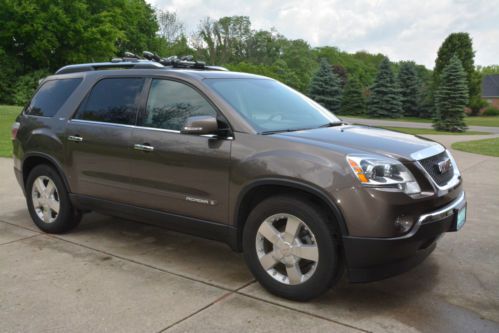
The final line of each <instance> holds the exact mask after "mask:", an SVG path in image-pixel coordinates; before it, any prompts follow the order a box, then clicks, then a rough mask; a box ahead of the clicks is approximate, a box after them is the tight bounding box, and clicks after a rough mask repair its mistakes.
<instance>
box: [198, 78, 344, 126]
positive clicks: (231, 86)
mask: <svg viewBox="0 0 499 333" xmlns="http://www.w3.org/2000/svg"><path fill="white" fill-rule="evenodd" d="M205 82H206V83H207V84H208V85H209V86H210V87H211V88H212V89H214V90H215V91H216V92H217V93H218V94H219V95H220V96H221V97H222V98H223V99H224V100H225V101H226V102H227V103H229V104H230V105H231V106H232V107H233V108H234V109H235V110H236V111H237V112H238V113H239V114H241V115H242V116H243V117H244V118H246V120H247V121H248V122H249V123H250V124H251V125H252V126H253V127H254V128H255V129H256V130H257V131H258V132H260V133H265V132H279V131H293V130H300V129H310V128H317V127H321V126H328V125H329V124H331V123H333V124H334V123H338V122H340V120H339V119H338V118H336V117H335V116H334V115H333V114H332V113H331V112H329V111H328V110H327V109H325V108H324V107H322V106H321V105H319V104H318V103H316V102H314V101H312V100H311V99H310V98H308V97H306V96H304V95H302V94H300V93H299V92H297V91H295V90H293V89H291V88H289V87H288V86H286V85H284V84H282V83H279V82H277V81H274V80H270V79H253V78H251V79H206V80H205Z"/></svg>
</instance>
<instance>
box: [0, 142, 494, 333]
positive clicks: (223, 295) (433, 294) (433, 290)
mask: <svg viewBox="0 0 499 333" xmlns="http://www.w3.org/2000/svg"><path fill="white" fill-rule="evenodd" d="M437 139H440V140H443V141H444V143H445V144H447V145H450V143H451V140H453V139H447V138H442V137H438V138H437ZM454 156H455V157H456V159H457V160H458V164H459V165H460V167H461V171H462V173H463V175H464V179H465V188H466V191H467V197H468V202H469V206H468V207H469V211H468V221H467V223H466V225H465V226H464V228H463V229H462V230H461V231H460V232H458V233H449V234H446V235H445V236H444V237H443V238H442V239H441V240H440V242H439V245H438V246H437V249H436V250H435V252H434V253H433V254H432V255H431V256H430V257H429V258H428V259H427V260H426V261H425V262H423V263H422V264H421V265H420V266H418V267H416V268H415V269H413V270H412V271H410V272H408V273H405V274H403V275H401V276H398V277H394V278H390V279H387V280H383V281H379V282H374V283H369V284H349V283H347V282H346V281H345V280H343V281H341V282H340V284H339V286H338V287H337V288H335V289H334V290H331V291H330V292H329V293H328V294H326V295H324V296H322V297H320V298H319V299H317V300H314V301H311V302H308V303H297V302H290V301H286V300H283V299H279V298H277V297H274V296H272V295H269V294H268V293H267V292H266V291H264V290H263V289H262V288H261V287H260V286H259V285H258V284H257V283H255V282H254V281H253V279H252V277H251V275H250V274H249V272H248V270H247V269H246V267H245V265H244V262H243V258H242V257H241V255H240V254H236V253H233V252H231V250H230V249H229V248H228V247H227V246H225V245H224V244H219V243H216V242H212V241H207V240H203V239H200V238H196V237H191V236H187V235H182V234H178V233H175V232H170V231H166V230H162V229H160V228H158V227H154V226H148V225H145V224H141V223H136V222H130V221H126V220H122V219H117V218H111V217H106V216H103V215H99V214H94V213H92V214H88V215H86V216H85V218H84V219H83V221H82V224H81V225H80V227H79V228H78V229H77V230H75V231H74V232H72V233H70V234H67V235H63V236H53V235H45V234H42V233H40V232H39V231H38V229H36V227H35V226H34V225H33V223H32V222H31V220H30V218H29V215H28V213H27V210H26V207H25V201H24V197H23V195H22V192H21V191H20V189H19V186H18V185H17V183H16V181H15V178H14V175H13V172H12V162H11V161H10V160H9V159H0V196H1V198H2V200H1V201H0V331H1V332H26V331H30V332H39V331H51V332H58V331H59V332H88V331H92V332H104V331H113V332H160V331H168V332H170V331H172V332H219V331H228V332H245V331H252V332H281V331H282V332H298V331H307V332H308V331H311V332H319V331H321V332H332V331H334V332H365V331H369V332H370V331H372V332H400V331H403V332H418V331H421V332H499V256H498V255H499V195H498V193H497V192H498V190H499V172H498V171H497V170H499V158H493V157H485V156H479V155H474V154H469V153H463V152H454Z"/></svg>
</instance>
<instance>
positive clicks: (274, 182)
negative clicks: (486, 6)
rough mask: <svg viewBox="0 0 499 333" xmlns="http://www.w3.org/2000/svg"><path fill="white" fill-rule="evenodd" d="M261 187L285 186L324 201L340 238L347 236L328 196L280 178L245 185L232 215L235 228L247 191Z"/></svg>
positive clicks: (258, 180)
mask: <svg viewBox="0 0 499 333" xmlns="http://www.w3.org/2000/svg"><path fill="white" fill-rule="evenodd" d="M263 185H279V186H287V187H292V188H295V189H297V190H302V191H304V192H307V193H309V194H311V195H313V196H316V197H318V198H319V199H321V200H322V201H324V202H325V203H326V204H327V205H328V207H329V208H330V209H331V211H332V212H333V214H334V217H335V218H336V220H337V221H338V226H339V228H340V232H341V235H342V236H348V228H347V225H346V222H345V219H344V218H343V214H342V212H341V210H340V208H339V207H338V206H337V205H336V203H335V202H334V199H333V198H331V196H330V195H328V194H326V193H325V192H324V191H323V190H322V189H320V188H317V187H316V186H313V185H310V184H307V183H303V182H299V181H295V180H291V179H281V178H262V179H257V180H254V181H252V182H250V183H249V184H247V185H246V186H245V187H244V188H243V189H242V190H241V191H240V192H239V195H238V196H237V201H236V205H235V209H234V215H233V221H235V223H236V224H237V228H238V229H239V227H240V226H239V223H240V222H239V221H238V216H239V210H240V207H241V203H242V201H243V199H244V197H245V196H246V194H248V192H249V191H251V190H252V189H254V188H256V187H258V186H263Z"/></svg>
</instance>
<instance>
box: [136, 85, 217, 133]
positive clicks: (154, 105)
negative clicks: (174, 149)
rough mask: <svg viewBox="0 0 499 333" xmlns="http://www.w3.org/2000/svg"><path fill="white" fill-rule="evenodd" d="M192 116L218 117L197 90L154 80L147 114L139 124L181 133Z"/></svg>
mask: <svg viewBox="0 0 499 333" xmlns="http://www.w3.org/2000/svg"><path fill="white" fill-rule="evenodd" d="M191 116H213V117H216V116H217V112H216V111H215V109H214V108H213V107H212V106H211V105H210V103H208V101H207V100H206V99H205V98H204V97H203V96H201V95H200V94H199V93H198V92H197V91H196V90H194V89H193V88H191V87H189V86H188V85H186V84H183V83H179V82H176V81H169V80H153V81H152V83H151V90H150V91H149V98H148V100H147V107H146V113H145V115H144V116H143V117H141V120H140V121H139V124H140V125H142V126H146V127H156V128H163V129H169V130H176V131H179V130H180V129H181V128H182V126H183V125H184V122H185V120H186V119H187V118H188V117H191Z"/></svg>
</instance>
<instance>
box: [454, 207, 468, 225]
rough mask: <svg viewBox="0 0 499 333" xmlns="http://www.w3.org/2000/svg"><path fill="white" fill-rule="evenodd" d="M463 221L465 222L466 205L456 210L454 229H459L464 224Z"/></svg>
mask: <svg viewBox="0 0 499 333" xmlns="http://www.w3.org/2000/svg"><path fill="white" fill-rule="evenodd" d="M464 222H466V206H464V207H462V208H461V209H459V210H458V211H457V221H456V229H457V230H459V229H461V228H462V227H463V225H464Z"/></svg>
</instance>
